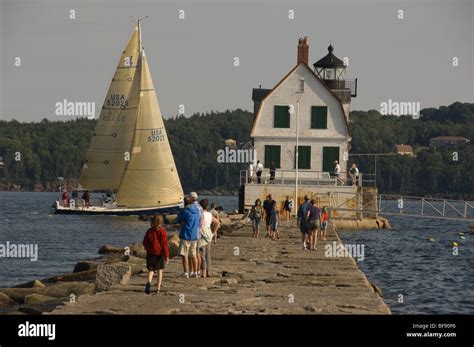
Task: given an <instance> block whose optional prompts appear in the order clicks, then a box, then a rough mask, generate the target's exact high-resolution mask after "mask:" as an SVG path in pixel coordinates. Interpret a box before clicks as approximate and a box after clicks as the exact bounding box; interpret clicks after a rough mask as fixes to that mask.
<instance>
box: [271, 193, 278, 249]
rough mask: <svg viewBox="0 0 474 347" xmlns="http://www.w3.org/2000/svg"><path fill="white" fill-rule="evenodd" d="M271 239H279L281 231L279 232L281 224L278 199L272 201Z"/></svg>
mask: <svg viewBox="0 0 474 347" xmlns="http://www.w3.org/2000/svg"><path fill="white" fill-rule="evenodd" d="M270 222H271V239H272V240H279V239H280V233H279V232H278V226H279V224H280V210H279V209H278V205H277V202H276V201H273V202H272V212H271V218H270Z"/></svg>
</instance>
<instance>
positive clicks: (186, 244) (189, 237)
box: [178, 197, 201, 278]
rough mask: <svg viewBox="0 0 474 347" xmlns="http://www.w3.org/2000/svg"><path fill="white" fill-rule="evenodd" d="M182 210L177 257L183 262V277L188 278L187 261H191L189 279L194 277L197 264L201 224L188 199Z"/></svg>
mask: <svg viewBox="0 0 474 347" xmlns="http://www.w3.org/2000/svg"><path fill="white" fill-rule="evenodd" d="M184 206H185V207H184V208H182V209H181V210H180V211H179V214H178V223H179V224H181V228H180V231H179V238H180V242H179V251H178V253H179V255H180V256H181V258H182V261H183V270H184V273H183V277H185V278H189V260H191V265H192V266H191V267H192V269H191V270H192V272H191V277H196V272H197V268H198V264H197V258H196V253H197V240H198V231H199V226H200V223H201V218H200V215H199V210H198V209H197V207H196V206H195V205H194V204H193V203H192V199H191V198H190V197H186V198H185V199H184Z"/></svg>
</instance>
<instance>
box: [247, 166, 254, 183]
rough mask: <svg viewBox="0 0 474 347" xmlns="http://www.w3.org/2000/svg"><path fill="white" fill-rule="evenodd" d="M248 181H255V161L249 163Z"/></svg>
mask: <svg viewBox="0 0 474 347" xmlns="http://www.w3.org/2000/svg"><path fill="white" fill-rule="evenodd" d="M247 183H253V163H250V165H249V175H248V178H247Z"/></svg>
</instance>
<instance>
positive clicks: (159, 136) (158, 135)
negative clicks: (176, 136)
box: [148, 128, 165, 142]
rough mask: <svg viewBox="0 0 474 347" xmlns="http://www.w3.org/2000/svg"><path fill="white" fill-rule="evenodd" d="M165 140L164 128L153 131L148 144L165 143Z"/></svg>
mask: <svg viewBox="0 0 474 347" xmlns="http://www.w3.org/2000/svg"><path fill="white" fill-rule="evenodd" d="M164 140H165V134H164V132H163V129H162V128H160V129H152V130H151V135H150V136H148V142H158V141H164Z"/></svg>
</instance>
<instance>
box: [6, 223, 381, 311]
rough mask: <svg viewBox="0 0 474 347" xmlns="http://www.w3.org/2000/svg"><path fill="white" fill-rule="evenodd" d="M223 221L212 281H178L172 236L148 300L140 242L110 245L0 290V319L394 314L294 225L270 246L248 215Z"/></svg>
mask: <svg viewBox="0 0 474 347" xmlns="http://www.w3.org/2000/svg"><path fill="white" fill-rule="evenodd" d="M222 219H223V220H222V221H223V227H222V230H221V232H220V238H219V239H218V241H217V244H213V245H212V257H213V265H212V269H211V270H212V272H211V277H209V278H201V279H183V278H180V277H179V274H180V273H181V264H180V263H181V262H180V259H179V257H177V256H176V255H177V250H178V244H179V238H178V236H177V235H176V234H171V235H170V236H169V239H168V243H169V247H170V253H171V257H172V258H171V260H170V264H169V265H168V266H167V267H166V269H165V274H164V278H165V280H164V286H163V288H162V293H161V294H160V295H159V296H158V295H151V296H147V295H145V294H144V293H143V286H144V283H145V282H146V276H147V270H146V268H145V256H146V254H145V251H144V249H143V246H142V245H141V243H140V242H137V243H133V244H131V245H128V247H125V248H124V247H119V246H113V245H104V246H102V247H101V248H100V249H99V254H100V256H99V257H97V258H92V259H84V260H81V261H79V262H78V263H77V264H76V265H75V267H74V269H73V271H72V272H71V273H68V274H63V275H58V276H54V277H50V278H46V279H43V280H35V281H31V282H28V283H24V284H22V285H18V286H16V287H13V288H0V313H1V314H177V313H184V314H210V313H217V314H232V313H251V314H255V313H263V314H271V313H283V314H285V313H296V314H300V313H304V314H308V313H309V314H315V313H316V314H317V313H323V314H324V313H355V314H374V313H375V314H390V309H389V308H388V306H387V305H386V304H385V303H384V302H383V300H382V298H381V291H380V290H379V289H378V288H377V287H376V286H374V285H372V284H370V283H369V281H368V280H367V278H366V277H365V275H364V274H363V273H362V272H361V271H360V270H359V269H358V267H357V265H356V262H355V260H354V259H353V258H351V257H343V258H327V257H326V256H325V255H324V248H323V247H322V246H320V247H319V249H318V252H316V253H314V252H310V251H307V252H303V251H302V250H301V245H300V241H299V239H300V234H299V230H298V228H297V227H296V225H295V223H294V222H292V223H291V224H288V225H286V223H285V222H283V223H282V228H281V229H282V230H281V233H282V239H281V240H279V241H270V240H268V239H266V238H260V239H255V238H252V237H251V227H250V226H249V225H248V223H247V222H248V218H247V217H246V216H244V215H239V214H235V215H227V216H223V218H222ZM262 234H264V232H262ZM333 242H336V243H340V239H339V237H338V235H337V233H336V232H335V230H334V228H332V230H331V231H330V232H329V235H328V241H322V243H326V244H329V243H333ZM181 299H183V300H184V301H183V302H181ZM131 302H133V305H130V303H131Z"/></svg>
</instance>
